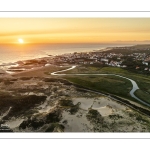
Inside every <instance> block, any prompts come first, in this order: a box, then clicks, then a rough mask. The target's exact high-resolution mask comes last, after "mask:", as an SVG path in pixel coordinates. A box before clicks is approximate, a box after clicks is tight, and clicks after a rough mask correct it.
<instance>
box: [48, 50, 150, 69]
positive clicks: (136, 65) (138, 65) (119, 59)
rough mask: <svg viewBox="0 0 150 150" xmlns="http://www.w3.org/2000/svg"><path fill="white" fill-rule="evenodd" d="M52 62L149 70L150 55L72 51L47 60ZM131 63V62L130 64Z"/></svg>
mask: <svg viewBox="0 0 150 150" xmlns="http://www.w3.org/2000/svg"><path fill="white" fill-rule="evenodd" d="M49 61H50V63H52V64H57V65H58V64H61V65H68V64H76V65H82V64H83V65H88V64H89V65H92V64H97V65H105V66H112V67H121V68H126V69H128V67H129V68H130V67H132V69H134V70H138V69H142V70H144V71H150V66H149V65H150V63H149V62H150V55H149V54H146V53H142V52H139V53H136V52H134V53H131V54H123V53H114V52H109V51H104V52H101V51H92V52H74V53H68V54H63V55H57V56H55V57H53V58H52V59H50V60H49ZM131 63H132V64H131Z"/></svg>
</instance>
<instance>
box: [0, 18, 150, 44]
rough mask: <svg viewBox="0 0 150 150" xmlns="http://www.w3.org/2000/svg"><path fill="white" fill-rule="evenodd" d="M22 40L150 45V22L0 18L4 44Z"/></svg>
mask: <svg viewBox="0 0 150 150" xmlns="http://www.w3.org/2000/svg"><path fill="white" fill-rule="evenodd" d="M18 39H22V40H23V41H24V42H23V43H24V44H25V43H112V42H129V43H130V42H135V41H141V42H145V41H147V42H149V41H150V18H0V43H1V44H3V43H16V44H17V43H18V44H19V41H18ZM23 43H22V44H23ZM20 44H21V43H20Z"/></svg>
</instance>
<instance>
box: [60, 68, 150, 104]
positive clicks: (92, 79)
mask: <svg viewBox="0 0 150 150" xmlns="http://www.w3.org/2000/svg"><path fill="white" fill-rule="evenodd" d="M63 73H64V72H63ZM65 73H66V74H74V73H83V74H84V73H89V74H93V73H97V74H103V73H104V74H118V75H122V76H125V77H128V78H131V79H133V80H134V81H136V83H137V84H138V86H139V88H140V90H137V91H136V92H135V95H136V96H137V97H139V98H140V99H142V100H144V101H146V102H148V103H150V76H147V75H143V74H136V73H132V72H129V71H127V70H124V69H122V68H118V67H92V66H78V67H76V68H75V69H73V70H69V71H66V72H65ZM65 78H66V79H68V80H69V81H71V82H74V83H76V84H79V85H82V86H84V87H89V88H92V89H96V90H99V91H103V92H107V93H111V94H115V95H118V96H121V97H124V98H128V99H130V100H134V101H136V100H135V99H133V98H132V97H131V96H130V94H129V91H130V90H131V89H132V84H131V83H130V81H128V80H126V79H122V78H119V77H115V76H92V75H89V76H66V77H65Z"/></svg>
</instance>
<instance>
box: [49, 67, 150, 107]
mask: <svg viewBox="0 0 150 150" xmlns="http://www.w3.org/2000/svg"><path fill="white" fill-rule="evenodd" d="M74 68H76V66H72V67H71V68H68V69H65V70H61V71H56V72H53V73H51V75H55V76H65V75H67V76H68V75H75V76H89V75H94V76H117V77H120V78H124V79H127V80H129V81H130V82H131V84H132V89H131V91H130V95H131V96H132V97H133V98H134V99H136V100H138V101H139V102H141V103H142V104H144V105H146V106H150V104H148V103H146V102H144V101H143V100H141V99H139V98H138V97H137V96H135V94H134V93H135V91H136V90H138V89H139V87H138V85H137V83H136V82H135V81H134V80H132V79H130V78H127V77H124V76H120V75H117V74H58V73H60V72H65V71H68V70H72V69H74Z"/></svg>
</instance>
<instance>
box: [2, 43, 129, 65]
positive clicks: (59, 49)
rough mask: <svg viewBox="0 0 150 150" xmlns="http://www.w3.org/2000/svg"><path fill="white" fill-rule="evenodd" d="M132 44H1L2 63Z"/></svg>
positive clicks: (8, 63) (7, 63)
mask: <svg viewBox="0 0 150 150" xmlns="http://www.w3.org/2000/svg"><path fill="white" fill-rule="evenodd" d="M112 46H113V47H114V46H130V45H124V44H122V45H121V44H30V45H29V44H28V45H27V44H24V45H19V44H18V45H17V44H16V45H0V65H1V66H7V65H10V64H11V63H14V62H17V61H20V60H28V59H34V58H41V57H47V56H48V55H60V54H64V53H73V52H86V51H87V52H88V51H93V50H99V49H103V48H106V47H112Z"/></svg>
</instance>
